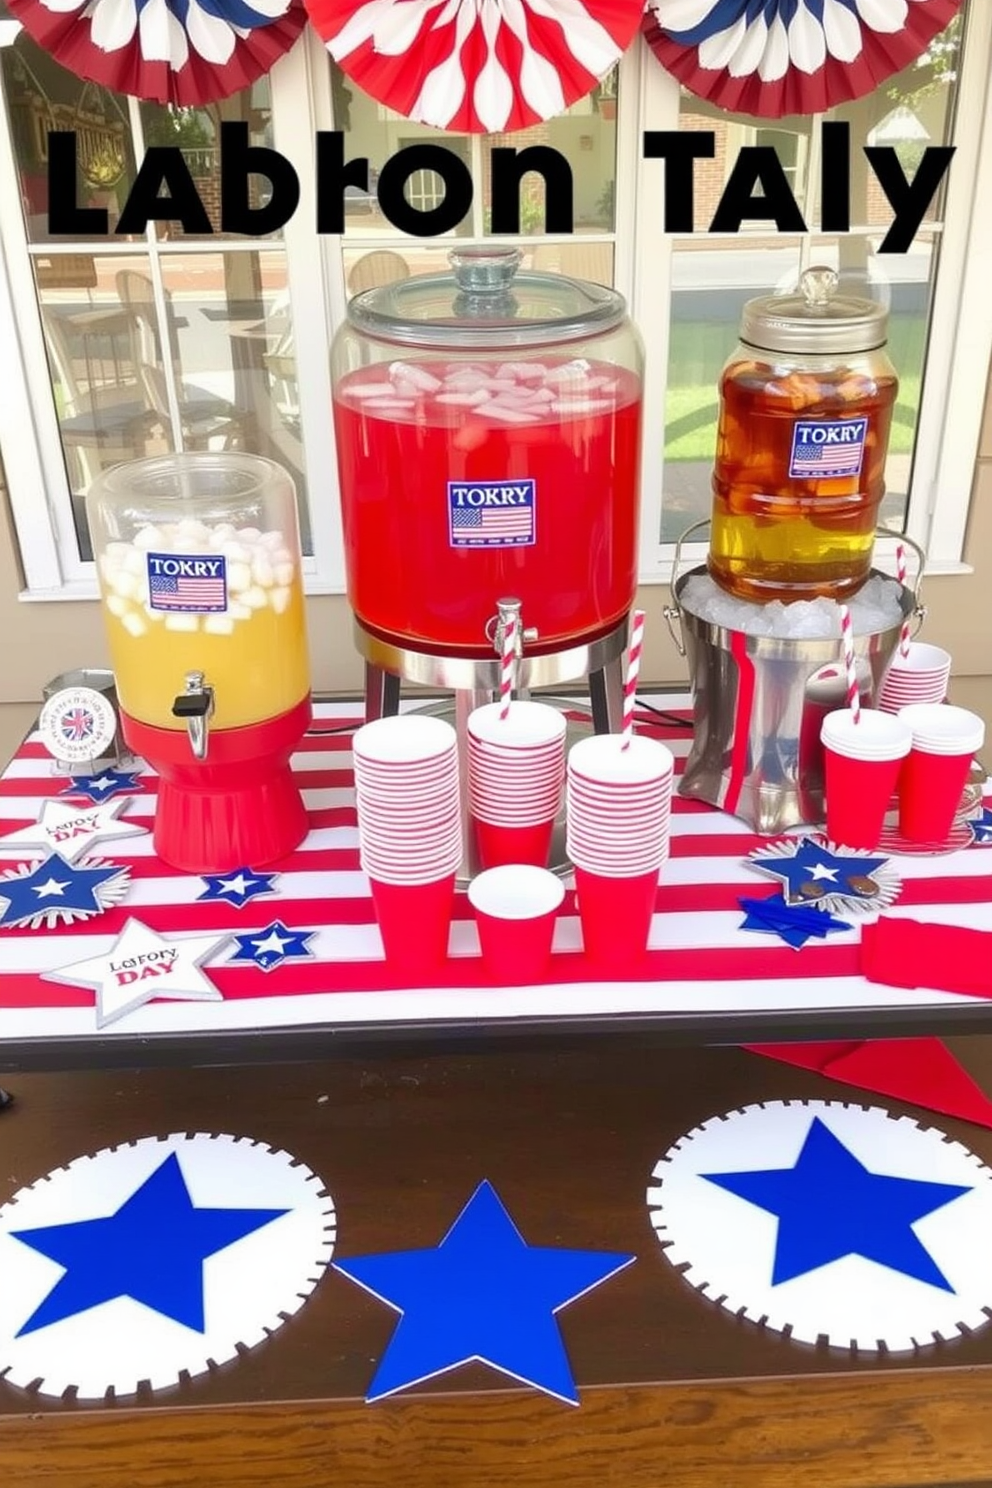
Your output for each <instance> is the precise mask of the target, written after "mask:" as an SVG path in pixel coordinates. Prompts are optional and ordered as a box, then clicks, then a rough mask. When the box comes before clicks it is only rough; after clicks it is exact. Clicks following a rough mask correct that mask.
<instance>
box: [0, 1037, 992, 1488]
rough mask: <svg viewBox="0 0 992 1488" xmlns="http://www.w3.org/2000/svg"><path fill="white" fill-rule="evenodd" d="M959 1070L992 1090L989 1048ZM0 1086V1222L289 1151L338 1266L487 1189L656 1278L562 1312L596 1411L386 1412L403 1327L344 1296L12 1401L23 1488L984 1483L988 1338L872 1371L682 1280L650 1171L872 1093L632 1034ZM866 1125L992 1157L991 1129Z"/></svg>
mask: <svg viewBox="0 0 992 1488" xmlns="http://www.w3.org/2000/svg"><path fill="white" fill-rule="evenodd" d="M954 1047H955V1052H956V1053H957V1054H958V1056H959V1058H961V1059H962V1061H963V1062H965V1063H966V1064H967V1065H968V1067H969V1068H970V1070H971V1073H972V1074H973V1075H975V1077H976V1078H978V1079H979V1081H980V1082H981V1083H983V1084H984V1085H985V1086H986V1088H992V1040H988V1039H963V1040H960V1041H958V1042H957V1043H956V1044H955V1046H954ZM7 1083H9V1084H10V1086H11V1088H12V1089H13V1091H14V1094H15V1096H16V1102H15V1104H14V1106H13V1107H12V1108H11V1109H10V1110H8V1111H6V1112H4V1113H3V1114H2V1115H0V1202H3V1201H5V1200H6V1199H7V1198H9V1197H10V1196H11V1195H12V1194H13V1193H14V1192H15V1191H16V1190H17V1189H18V1188H20V1187H21V1186H23V1185H25V1184H28V1183H32V1182H34V1181H36V1180H37V1179H39V1178H40V1177H42V1176H43V1175H44V1174H45V1173H47V1172H48V1171H50V1170H51V1169H52V1168H55V1167H58V1166H60V1165H62V1164H64V1163H65V1162H67V1161H69V1160H71V1159H72V1158H73V1157H76V1156H78V1155H80V1154H81V1153H83V1152H86V1151H90V1152H92V1151H95V1150H96V1149H98V1148H100V1147H104V1146H108V1145H113V1144H115V1143H120V1142H126V1141H133V1140H135V1139H136V1138H138V1137H143V1136H151V1135H156V1134H158V1135H164V1134H166V1133H168V1132H170V1131H206V1132H219V1131H226V1132H232V1133H235V1134H237V1135H247V1136H251V1137H254V1138H256V1139H259V1140H262V1141H265V1142H267V1143H269V1144H271V1145H272V1146H274V1147H283V1148H286V1149H287V1150H289V1151H290V1152H292V1153H293V1154H294V1155H296V1156H297V1157H299V1158H301V1159H302V1160H303V1161H305V1162H307V1163H308V1164H309V1165H310V1166H311V1167H313V1168H314V1169H315V1171H316V1172H318V1173H319V1174H320V1175H321V1177H322V1178H323V1180H324V1182H325V1184H326V1186H327V1188H328V1189H329V1191H330V1193H331V1194H332V1196H333V1198H334V1201H335V1204H336V1206H337V1211H338V1222H339V1229H338V1243H337V1251H336V1254H337V1255H338V1256H340V1257H344V1256H346V1255H360V1254H363V1253H366V1252H374V1251H384V1250H391V1249H399V1248H410V1247H414V1246H420V1245H425V1246H431V1245H435V1244H437V1242H438V1241H439V1239H440V1238H441V1236H442V1235H443V1234H444V1232H445V1231H446V1230H447V1228H448V1227H449V1226H450V1224H451V1223H452V1221H453V1219H454V1218H455V1216H456V1215H457V1213H458V1211H459V1210H460V1208H461V1207H462V1206H463V1205H464V1203H465V1201H466V1200H467V1199H468V1197H469V1196H470V1194H471V1192H472V1191H473V1190H474V1188H475V1187H476V1185H477V1184H478V1182H479V1181H480V1180H481V1179H482V1178H488V1179H490V1180H491V1181H492V1182H493V1183H494V1184H495V1186H496V1188H497V1190H498V1191H499V1193H500V1195H501V1197H502V1198H503V1200H504V1202H505V1203H506V1205H507V1207H508V1208H509V1210H510V1213H511V1214H512V1216H513V1218H514V1220H515V1221H516V1223H517V1224H518V1226H519V1227H520V1229H521V1230H522V1232H523V1234H524V1236H525V1238H526V1239H527V1240H528V1241H529V1242H531V1243H533V1244H543V1245H566V1246H576V1247H582V1248H586V1247H587V1248H593V1249H606V1250H624V1251H632V1252H634V1253H636V1254H637V1256H638V1260H637V1262H636V1264H635V1265H633V1266H631V1267H630V1268H628V1269H627V1270H626V1271H624V1272H622V1273H621V1274H620V1275H619V1276H617V1277H615V1278H614V1279H613V1280H611V1281H610V1282H608V1283H606V1284H605V1285H604V1286H602V1287H601V1288H599V1289H597V1290H596V1291H594V1292H593V1293H591V1294H590V1295H589V1296H587V1297H585V1298H583V1299H581V1300H580V1301H578V1302H576V1303H575V1304H574V1305H573V1306H571V1307H569V1308H566V1309H565V1310H564V1311H563V1312H562V1313H561V1314H560V1316H559V1322H560V1324H561V1328H562V1333H563V1336H564V1338H565V1342H566V1346H567V1349H568V1352H569V1357H570V1359H571V1362H572V1366H573V1370H574V1373H575V1377H576V1380H577V1382H578V1385H579V1390H580V1394H581V1397H582V1404H581V1407H580V1408H579V1409H577V1410H576V1409H572V1408H569V1407H567V1406H564V1405H560V1404H557V1403H556V1402H554V1401H552V1400H550V1399H547V1398H546V1397H544V1396H542V1395H540V1394H538V1393H537V1392H535V1391H526V1390H519V1389H516V1388H514V1389H508V1388H506V1383H507V1382H506V1381H505V1379H503V1377H502V1376H500V1375H498V1374H495V1373H494V1372H493V1371H490V1370H487V1369H485V1368H484V1367H483V1366H472V1367H471V1368H466V1369H463V1370H459V1371H457V1372H455V1373H452V1374H449V1375H447V1376H445V1377H443V1379H441V1380H439V1381H436V1382H435V1383H434V1384H433V1385H432V1386H423V1387H421V1388H419V1389H418V1390H416V1391H411V1392H408V1393H407V1394H405V1395H403V1396H399V1397H396V1398H395V1399H393V1400H390V1401H384V1402H381V1403H379V1404H377V1405H374V1406H366V1405H365V1404H363V1395H364V1392H365V1389H366V1388H367V1386H368V1383H369V1381H370V1379H371V1375H372V1373H373V1371H374V1367H375V1361H376V1360H377V1359H379V1358H380V1357H381V1355H382V1352H383V1349H384V1347H385V1345H386V1342H387V1340H388V1338H389V1335H390V1333H391V1331H392V1328H393V1326H394V1322H395V1315H394V1314H393V1313H392V1312H391V1311H390V1310H389V1309H388V1308H386V1307H384V1306H382V1304H380V1303H378V1302H376V1301H375V1299H373V1298H372V1297H370V1296H368V1295H367V1294H366V1293H364V1292H363V1291H361V1290H360V1289H359V1288H358V1287H356V1286H354V1285H353V1284H351V1283H350V1282H348V1281H347V1280H346V1279H345V1278H344V1277H342V1276H340V1275H338V1274H336V1273H330V1274H328V1275H327V1276H326V1278H325V1279H324V1280H323V1281H322V1282H321V1284H320V1286H319V1287H318V1288H317V1291H316V1292H315V1294H314V1295H313V1297H312V1298H311V1299H310V1301H309V1302H308V1303H307V1304H306V1305H305V1306H304V1307H303V1308H302V1310H301V1311H300V1312H299V1313H298V1314H297V1315H296V1316H294V1317H293V1318H292V1319H291V1320H290V1321H289V1322H288V1323H287V1324H286V1325H285V1326H284V1328H283V1329H281V1330H280V1332H279V1333H278V1334H277V1335H275V1337H273V1338H272V1339H270V1340H269V1341H267V1342H266V1343H265V1344H263V1345H261V1346H259V1347H258V1348H257V1349H255V1350H253V1351H251V1352H250V1353H249V1354H246V1355H245V1356H243V1357H242V1358H240V1359H239V1360H237V1361H235V1362H234V1363H233V1364H230V1365H226V1366H224V1367H223V1368H221V1369H218V1370H216V1371H214V1372H212V1373H211V1374H210V1375H208V1376H204V1377H201V1378H200V1379H195V1380H191V1381H187V1382H185V1383H182V1384H177V1385H176V1386H175V1387H174V1388H172V1389H169V1390H163V1391H157V1392H155V1394H154V1395H152V1394H151V1393H149V1392H145V1393H143V1394H142V1393H139V1394H138V1395H137V1396H132V1397H130V1398H127V1399H121V1400H119V1401H114V1400H110V1401H107V1402H103V1403H100V1404H99V1405H94V1404H78V1403H76V1402H74V1401H72V1400H71V1399H67V1400H61V1401H58V1400H50V1399H45V1398H43V1397H40V1396H38V1395H37V1394H32V1393H30V1392H24V1391H20V1390H16V1389H14V1388H13V1387H11V1386H8V1385H4V1384H3V1383H0V1473H2V1477H3V1482H4V1484H11V1485H13V1488H21V1485H22V1484H23V1485H26V1488H27V1485H31V1488H34V1485H46V1484H52V1485H55V1484H56V1483H58V1485H59V1488H117V1485H121V1488H124V1485H125V1484H126V1485H127V1488H179V1485H183V1488H186V1485H190V1488H199V1485H201V1484H203V1485H204V1488H207V1485H210V1488H213V1485H216V1488H228V1485H232V1488H233V1485H239V1484H244V1485H254V1484H256V1483H259V1484H260V1483H263V1482H264V1483H272V1484H276V1485H280V1488H283V1485H285V1488H297V1485H298V1488H330V1485H331V1484H334V1485H338V1484H344V1485H346V1488H380V1485H383V1488H384V1485H386V1484H387V1483H388V1484H390V1485H392V1484H393V1483H397V1484H402V1485H404V1488H449V1485H450V1488H455V1485H458V1488H461V1485H463V1484H464V1485H466V1488H468V1485H472V1488H475V1485H481V1484H482V1483H483V1482H484V1481H485V1480H491V1481H492V1483H493V1485H494V1488H503V1485H504V1484H505V1485H514V1488H516V1485H520V1488H531V1485H533V1488H538V1485H541V1488H551V1485H557V1484H563V1485H564V1484H566V1483H567V1484H569V1485H570V1488H593V1485H594V1484H595V1485H597V1488H598V1485H602V1484H609V1485H613V1484H616V1485H621V1484H622V1485H627V1484H632V1485H640V1484H645V1485H647V1484H651V1485H655V1484H658V1485H660V1484H664V1485H665V1488H682V1485H686V1488H689V1485H690V1484H691V1485H692V1488H709V1485H711V1484H712V1485H713V1488H717V1485H719V1488H780V1485H781V1488H787V1485H788V1488H793V1485H796V1484H801V1485H804V1488H805V1485H807V1484H808V1485H810V1488H813V1485H816V1488H901V1485H903V1484H907V1483H912V1484H914V1485H918V1488H923V1485H937V1484H941V1485H946V1484H949V1483H955V1484H965V1483H969V1484H973V1483H981V1482H987V1481H988V1480H989V1479H992V1409H990V1402H992V1327H990V1328H989V1329H988V1330H982V1331H980V1332H979V1333H977V1334H975V1335H974V1336H972V1337H966V1338H962V1339H959V1340H955V1341H953V1342H952V1343H947V1344H942V1345H939V1346H934V1347H933V1348H930V1349H926V1350H921V1351H919V1352H918V1353H916V1354H913V1355H906V1356H898V1357H891V1358H880V1357H879V1356H878V1355H874V1354H872V1355H861V1356H858V1357H853V1356H851V1355H850V1354H849V1353H846V1352H843V1351H838V1350H830V1349H827V1348H826V1347H823V1346H821V1347H816V1348H813V1347H806V1346H801V1345H798V1344H795V1343H792V1342H791V1341H789V1340H788V1339H784V1338H782V1337H779V1336H776V1335H774V1334H771V1333H766V1332H765V1331H764V1330H762V1329H760V1328H758V1327H756V1326H754V1325H752V1324H750V1323H748V1322H746V1321H743V1320H741V1319H737V1318H734V1317H731V1316H729V1315H728V1314H726V1313H724V1312H722V1311H721V1310H720V1309H719V1308H718V1307H716V1306H714V1305H713V1304H711V1303H709V1302H707V1300H706V1299H705V1298H704V1297H702V1296H700V1295H699V1294H698V1293H696V1292H695V1291H694V1290H693V1289H692V1288H691V1287H689V1286H688V1285H687V1284H686V1283H685V1282H684V1281H683V1280H682V1279H681V1277H680V1276H679V1274H678V1273H677V1272H676V1271H675V1270H674V1269H673V1268H672V1267H671V1266H669V1265H668V1263H667V1262H666V1261H665V1260H664V1257H663V1255H662V1252H661V1249H660V1247H659V1245H658V1242H657V1240H656V1238H655V1236H654V1233H653V1231H652V1229H651V1225H650V1221H649V1218H648V1212H647V1208H646V1204H645V1199H644V1194H645V1188H646V1187H647V1184H648V1181H649V1179H650V1175H651V1169H652V1167H653V1166H654V1164H655V1162H656V1161H657V1160H658V1158H660V1157H661V1156H662V1155H663V1153H664V1152H665V1151H666V1150H667V1148H668V1147H669V1146H670V1145H671V1143H672V1142H673V1141H674V1140H676V1139H677V1138H678V1137H679V1136H680V1135H682V1134H683V1133H684V1132H686V1131H688V1130H690V1129H691V1128H692V1127H693V1126H695V1125H697V1124H698V1123H699V1122H700V1121H703V1120H705V1119H706V1118H707V1117H710V1116H713V1115H715V1114H717V1113H719V1112H721V1111H728V1110H731V1109H733V1108H735V1107H738V1106H741V1105H745V1104H748V1103H750V1102H754V1101H760V1100H769V1099H785V1098H792V1099H811V1098H819V1099H842V1100H843V1099H854V1100H857V1099H858V1098H859V1097H858V1095H857V1093H856V1092H852V1091H850V1090H849V1089H845V1088H844V1087H840V1086H837V1085H833V1084H831V1083H829V1082H828V1081H825V1080H823V1079H822V1078H820V1077H819V1076H816V1075H812V1074H809V1073H807V1072H804V1071H799V1070H790V1069H788V1068H786V1067H784V1066H782V1065H778V1064H775V1063H773V1062H771V1061H768V1060H763V1059H760V1058H758V1057H757V1056H754V1055H749V1054H744V1053H742V1052H740V1051H738V1050H735V1049H700V1050H695V1051H686V1050H681V1051H679V1050H671V1049H668V1050H662V1049H658V1048H653V1047H651V1046H650V1045H649V1044H646V1043H645V1042H644V1041H643V1040H638V1041H636V1042H632V1043H631V1045H630V1047H628V1048H626V1049H623V1048H617V1047H611V1048H609V1049H603V1050H597V1049H595V1048H594V1047H591V1046H589V1045H586V1046H584V1047H583V1048H582V1049H579V1050H575V1049H572V1050H560V1051H555V1050H554V1049H551V1048H549V1047H547V1046H546V1045H542V1046H541V1047H540V1048H539V1049H534V1050H518V1051H515V1052H513V1053H510V1054H508V1053H498V1054H495V1053H494V1054H485V1053H479V1054H473V1055H457V1056H456V1055H443V1054H437V1055H434V1056H431V1057H427V1058H417V1059H412V1058H398V1057H392V1058H391V1057H386V1056H384V1057H381V1058H377V1059H376V1060H374V1061H368V1060H361V1061H359V1060H342V1061H340V1062H324V1063H321V1064H309V1065H299V1066H273V1067H270V1068H253V1069H236V1068H228V1069H214V1070H210V1069H198V1070H188V1071H178V1070H171V1071H169V1070H152V1071H145V1072H140V1073H133V1074H132V1073H128V1074H124V1073H121V1072H114V1071H104V1072H101V1073H92V1074H71V1075H63V1074H60V1075H57V1076H55V1075H30V1076H28V1075H21V1076H18V1077H16V1078H15V1079H11V1080H10V1081H9V1082H7ZM862 1099H864V1098H863V1097H862ZM875 1103H877V1104H883V1105H884V1106H885V1107H886V1108H887V1109H889V1110H892V1111H894V1112H899V1113H901V1112H908V1113H909V1114H911V1115H913V1116H916V1117H917V1119H920V1120H922V1121H924V1122H929V1123H930V1124H934V1125H938V1126H940V1128H941V1129H942V1130H944V1131H946V1132H948V1134H950V1135H952V1136H954V1137H956V1138H958V1139H959V1140H961V1141H963V1142H964V1143H965V1144H966V1145H968V1146H970V1147H971V1148H972V1149H973V1150H974V1151H976V1152H978V1153H979V1155H980V1156H982V1157H983V1158H984V1159H985V1160H986V1161H992V1133H990V1132H986V1131H983V1130H980V1129H979V1128H976V1127H972V1126H968V1125H965V1124H964V1123H958V1122H953V1121H949V1120H944V1119H939V1118H936V1117H932V1116H928V1115H927V1114H926V1113H924V1112H921V1111H919V1110H918V1109H915V1108H912V1107H906V1106H901V1105H899V1104H897V1103H894V1102H891V1101H877V1102H875ZM2 1284H3V1278H2V1277H0V1285H2ZM2 1368H3V1360H2V1358H0V1370H2Z"/></svg>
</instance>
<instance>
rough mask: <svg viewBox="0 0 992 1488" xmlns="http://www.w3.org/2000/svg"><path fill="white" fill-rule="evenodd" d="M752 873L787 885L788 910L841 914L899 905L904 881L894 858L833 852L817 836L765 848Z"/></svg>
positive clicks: (840, 849)
mask: <svg viewBox="0 0 992 1488" xmlns="http://www.w3.org/2000/svg"><path fill="white" fill-rule="evenodd" d="M749 861H750V863H751V866H752V868H758V869H760V871H761V872H762V873H770V874H771V875H772V877H773V878H777V879H779V880H780V881H781V882H782V883H783V884H784V885H785V888H784V897H785V902H786V904H787V905H793V904H806V905H814V906H815V907H816V908H817V909H824V910H826V911H828V912H834V911H836V912H837V913H838V914H871V913H874V912H876V911H878V910H882V909H885V908H887V907H888V906H889V905H890V904H894V903H895V901H896V899H897V898H898V897H899V891H900V889H901V888H902V882H901V880H900V878H899V875H898V873H896V871H895V869H894V868H893V867H892V866H891V864H890V862H889V859H888V858H886V857H883V856H879V855H878V854H877V853H862V852H856V851H853V850H850V849H848V848H845V847H833V846H832V845H831V844H830V843H825V842H820V841H817V839H816V838H814V837H799V838H789V839H787V840H786V841H784V842H777V843H774V844H773V845H771V846H769V847H759V848H756V849H755V851H754V852H753V853H752V854H751V856H750V859H749Z"/></svg>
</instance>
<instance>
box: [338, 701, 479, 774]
mask: <svg viewBox="0 0 992 1488" xmlns="http://www.w3.org/2000/svg"><path fill="white" fill-rule="evenodd" d="M351 747H352V753H353V756H354V758H355V761H356V764H357V762H358V761H359V760H361V761H368V762H369V763H370V764H373V765H374V764H379V765H387V766H389V765H412V764H420V763H426V762H428V761H430V760H433V759H436V758H437V757H438V756H439V755H440V756H443V755H444V754H446V753H447V752H449V751H454V750H457V747H458V736H457V734H456V733H455V731H454V729H453V728H452V727H451V724H450V723H445V721H444V719H443V718H431V717H428V716H427V715H426V714H423V713H400V714H397V715H396V716H395V717H391V718H377V719H375V720H374V722H372V723H365V724H363V725H362V727H361V728H360V729H358V730H357V732H356V733H355V735H354V738H353V739H352V744H351Z"/></svg>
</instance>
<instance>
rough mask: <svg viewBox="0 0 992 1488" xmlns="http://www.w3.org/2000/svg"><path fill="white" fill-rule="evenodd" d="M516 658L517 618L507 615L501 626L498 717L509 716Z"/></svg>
mask: <svg viewBox="0 0 992 1488" xmlns="http://www.w3.org/2000/svg"><path fill="white" fill-rule="evenodd" d="M516 659H517V618H516V616H515V615H508V616H507V619H506V624H505V625H504V627H503V656H502V670H501V672H500V678H499V700H500V704H501V707H500V710H499V716H500V718H504V719H505V718H509V716H510V699H511V698H512V696H513V666H514V662H515V661H516Z"/></svg>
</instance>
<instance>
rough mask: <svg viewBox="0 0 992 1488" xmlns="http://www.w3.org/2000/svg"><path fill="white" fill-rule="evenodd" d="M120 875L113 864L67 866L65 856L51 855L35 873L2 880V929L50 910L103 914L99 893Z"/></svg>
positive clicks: (0, 915) (81, 913) (0, 897)
mask: <svg viewBox="0 0 992 1488" xmlns="http://www.w3.org/2000/svg"><path fill="white" fill-rule="evenodd" d="M120 872H121V869H120V868H118V867H117V866H116V865H114V864H112V863H111V864H109V865H108V866H106V867H103V868H91V867H86V866H81V865H79V864H73V863H67V862H66V860H65V858H63V857H62V855H61V853H57V852H52V853H49V855H48V857H47V858H45V860H44V861H43V862H41V863H39V864H38V866H37V867H36V868H34V869H33V870H32V872H30V873H26V874H22V875H21V876H20V877H11V878H4V879H0V903H2V908H0V925H13V924H16V922H17V921H18V920H27V919H30V918H32V916H34V915H38V914H44V913H45V911H46V910H49V909H63V910H69V911H71V912H72V913H74V914H80V915H85V914H100V913H101V911H102V910H103V907H104V906H103V905H102V904H101V902H100V899H99V897H98V895H97V890H98V889H99V888H100V886H101V885H102V884H105V883H109V882H110V880H111V879H112V878H117V877H118V876H119V874H120ZM3 901H6V902H3Z"/></svg>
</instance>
